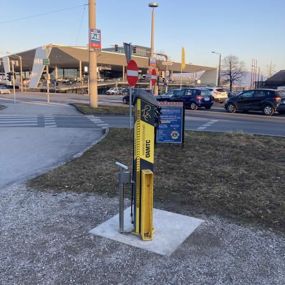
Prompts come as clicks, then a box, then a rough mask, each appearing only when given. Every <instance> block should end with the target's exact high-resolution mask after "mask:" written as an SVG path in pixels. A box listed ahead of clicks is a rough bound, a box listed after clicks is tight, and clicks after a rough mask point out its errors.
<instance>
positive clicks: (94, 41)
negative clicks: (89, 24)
mask: <svg viewBox="0 0 285 285" xmlns="http://www.w3.org/2000/svg"><path fill="white" fill-rule="evenodd" d="M89 45H90V48H94V49H101V30H99V29H90V33H89Z"/></svg>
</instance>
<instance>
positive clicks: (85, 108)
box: [71, 103, 129, 115]
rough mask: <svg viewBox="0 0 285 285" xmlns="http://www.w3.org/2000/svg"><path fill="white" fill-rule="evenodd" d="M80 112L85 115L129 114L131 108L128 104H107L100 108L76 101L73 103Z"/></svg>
mask: <svg viewBox="0 0 285 285" xmlns="http://www.w3.org/2000/svg"><path fill="white" fill-rule="evenodd" d="M71 105H72V106H74V107H75V108H76V109H77V110H78V111H79V112H81V113H82V114H84V115H128V114H129V108H128V106H127V105H126V106H124V105H123V106H105V105H101V106H98V108H92V107H90V106H89V105H88V104H83V103H74V104H71Z"/></svg>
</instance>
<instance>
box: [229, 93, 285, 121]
mask: <svg viewBox="0 0 285 285" xmlns="http://www.w3.org/2000/svg"><path fill="white" fill-rule="evenodd" d="M283 94H284V92H281V91H278V90H273V89H256V90H247V91H243V92H241V93H240V94H238V95H237V96H234V97H231V98H229V99H228V100H227V102H226V103H225V109H226V110H227V111H228V112H230V113H235V112H237V111H243V112H248V111H262V112H263V113H264V114H265V115H266V116H271V115H273V114H274V113H275V111H277V109H278V108H279V105H280V103H281V101H282V102H283V99H282V98H283ZM282 104H283V103H282ZM281 112H282V110H281Z"/></svg>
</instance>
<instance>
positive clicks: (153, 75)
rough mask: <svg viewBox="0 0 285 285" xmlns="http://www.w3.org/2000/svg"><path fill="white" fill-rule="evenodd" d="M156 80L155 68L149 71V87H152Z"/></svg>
mask: <svg viewBox="0 0 285 285" xmlns="http://www.w3.org/2000/svg"><path fill="white" fill-rule="evenodd" d="M156 80H157V75H156V70H155V68H153V69H152V71H151V85H152V86H154V84H155V82H156Z"/></svg>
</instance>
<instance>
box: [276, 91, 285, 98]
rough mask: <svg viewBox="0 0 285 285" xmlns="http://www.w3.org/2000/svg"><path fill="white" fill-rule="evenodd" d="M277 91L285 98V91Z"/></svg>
mask: <svg viewBox="0 0 285 285" xmlns="http://www.w3.org/2000/svg"><path fill="white" fill-rule="evenodd" d="M277 93H278V95H279V96H280V97H282V98H285V91H279V92H277Z"/></svg>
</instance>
